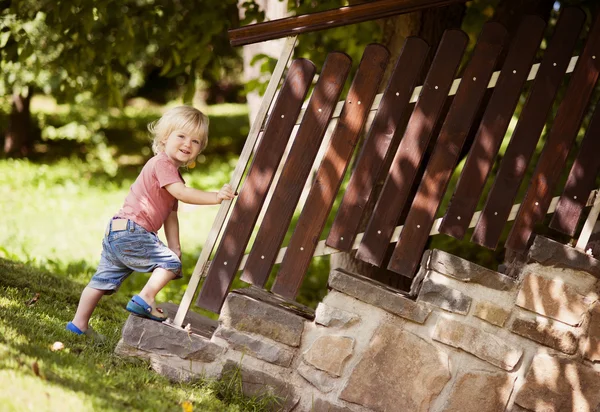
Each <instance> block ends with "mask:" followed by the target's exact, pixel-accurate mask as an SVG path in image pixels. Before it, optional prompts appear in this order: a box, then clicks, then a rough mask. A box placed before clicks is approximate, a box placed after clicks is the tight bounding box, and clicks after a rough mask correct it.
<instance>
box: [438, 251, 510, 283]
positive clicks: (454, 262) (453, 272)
mask: <svg viewBox="0 0 600 412" xmlns="http://www.w3.org/2000/svg"><path fill="white" fill-rule="evenodd" d="M427 265H428V266H427V268H428V269H430V270H435V271H436V272H438V273H441V274H443V275H446V276H449V277H452V278H454V279H458V280H460V281H461V282H468V283H475V284H478V285H482V286H485V287H487V288H490V289H495V290H500V291H511V290H513V289H515V288H516V287H517V282H516V281H515V279H513V278H511V277H509V276H506V275H504V274H502V273H498V272H495V271H493V270H490V269H487V268H484V267H483V266H479V265H476V264H475V263H472V262H469V261H468V260H465V259H461V258H459V257H457V256H454V255H451V254H450V253H446V252H443V251H441V250H437V249H435V250H433V251H432V253H431V257H430V258H429V261H428V263H427Z"/></svg>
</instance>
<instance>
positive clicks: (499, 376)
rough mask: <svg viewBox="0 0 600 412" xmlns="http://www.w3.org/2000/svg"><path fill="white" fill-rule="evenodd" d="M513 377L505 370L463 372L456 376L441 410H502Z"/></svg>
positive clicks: (455, 411)
mask: <svg viewBox="0 0 600 412" xmlns="http://www.w3.org/2000/svg"><path fill="white" fill-rule="evenodd" d="M515 379H516V377H514V376H512V377H511V376H510V375H509V374H508V373H506V372H489V371H481V370H473V371H470V372H465V373H463V374H462V375H461V376H459V377H457V379H456V382H455V383H454V385H453V386H452V390H451V392H450V394H449V395H448V401H447V403H446V405H445V406H444V409H443V411H444V412H481V411H485V412H504V410H505V409H506V404H507V403H508V399H509V397H510V394H511V393H512V390H513V387H514V384H515Z"/></svg>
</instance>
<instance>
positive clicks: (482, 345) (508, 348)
mask: <svg viewBox="0 0 600 412" xmlns="http://www.w3.org/2000/svg"><path fill="white" fill-rule="evenodd" d="M433 339H434V340H436V341H438V342H442V343H444V344H446V345H449V346H452V347H454V348H458V349H462V350H464V351H465V352H468V353H470V354H472V355H474V356H476V357H478V358H479V359H482V360H484V361H486V362H488V363H490V364H492V365H494V366H497V367H499V368H502V369H504V370H507V371H511V370H513V369H514V367H515V366H516V364H517V363H518V362H519V360H520V359H521V356H522V355H523V350H522V349H521V348H518V347H516V346H515V345H512V344H510V342H507V341H506V339H504V338H502V337H499V336H496V335H492V334H491V333H488V332H484V331H482V330H480V329H477V328H474V327H473V326H470V325H467V324H465V323H462V322H458V321H456V320H452V319H444V318H440V319H439V320H438V322H437V324H436V326H435V330H434V332H433Z"/></svg>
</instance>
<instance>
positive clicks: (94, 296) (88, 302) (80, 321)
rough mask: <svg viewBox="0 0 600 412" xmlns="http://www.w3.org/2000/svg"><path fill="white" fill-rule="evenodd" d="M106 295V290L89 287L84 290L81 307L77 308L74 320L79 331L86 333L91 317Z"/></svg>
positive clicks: (80, 300) (80, 302) (80, 301)
mask: <svg viewBox="0 0 600 412" xmlns="http://www.w3.org/2000/svg"><path fill="white" fill-rule="evenodd" d="M105 294H106V291H105V290H100V289H94V288H91V287H89V286H86V287H85V289H83V292H81V298H80V299H79V306H77V312H76V313H75V317H74V318H73V324H74V325H75V326H77V327H78V328H79V330H82V331H84V332H85V331H86V330H87V329H88V327H89V325H88V323H89V321H90V317H91V316H92V313H93V312H94V309H95V308H96V306H97V305H98V302H100V299H101V298H102V296H104V295H105Z"/></svg>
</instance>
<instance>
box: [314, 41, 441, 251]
mask: <svg viewBox="0 0 600 412" xmlns="http://www.w3.org/2000/svg"><path fill="white" fill-rule="evenodd" d="M447 41H449V40H448V39H446V42H447ZM428 51H429V46H428V45H427V43H425V41H424V40H422V39H420V38H418V37H409V38H408V39H407V40H406V42H405V43H404V45H403V46H402V50H401V52H400V56H399V57H398V60H397V61H396V65H395V67H394V71H393V72H392V75H391V77H390V80H389V81H388V84H387V86H386V89H385V91H384V93H383V96H382V98H381V102H380V104H379V110H378V111H377V113H376V115H375V118H374V119H373V123H372V125H371V129H370V130H369V133H368V136H367V138H366V140H365V143H363V147H362V150H361V153H360V155H359V157H358V160H357V162H356V166H355V167H354V171H353V172H352V176H351V177H350V181H349V182H348V186H347V187H346V191H345V193H344V197H343V199H342V202H341V204H340V206H339V208H338V211H337V215H336V217H335V220H334V222H333V225H332V227H331V230H330V231H329V235H328V237H327V240H326V244H327V245H328V246H331V247H334V248H336V249H339V250H346V251H347V250H350V249H351V248H352V243H353V241H354V238H355V236H356V233H357V232H358V227H359V225H360V220H361V217H362V214H363V211H364V208H365V205H366V204H367V202H368V201H369V197H370V196H371V191H372V189H373V187H374V185H375V183H376V181H377V177H378V176H379V174H380V172H381V168H382V166H383V163H384V160H385V157H386V153H387V151H388V149H389V146H390V144H391V142H392V139H393V137H394V134H395V133H396V128H397V127H398V124H399V123H400V120H401V118H402V114H403V113H404V111H405V110H406V109H407V107H408V106H409V102H410V98H411V96H412V93H413V91H414V87H415V83H416V81H417V79H418V77H419V75H420V74H421V68H422V66H423V63H424V61H425V58H426V57H427V53H428Z"/></svg>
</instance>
